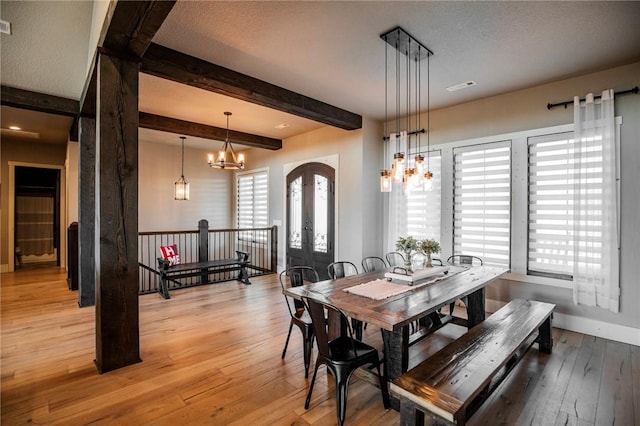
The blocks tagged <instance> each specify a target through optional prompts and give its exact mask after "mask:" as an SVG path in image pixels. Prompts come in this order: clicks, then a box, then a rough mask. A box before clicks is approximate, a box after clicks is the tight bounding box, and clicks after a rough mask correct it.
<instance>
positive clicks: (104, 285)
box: [95, 53, 141, 373]
mask: <svg viewBox="0 0 640 426" xmlns="http://www.w3.org/2000/svg"><path fill="white" fill-rule="evenodd" d="M97 67H98V78H97V102H96V107H97V109H96V117H97V129H98V132H97V137H96V166H97V167H96V210H95V211H96V235H97V236H98V237H99V238H96V239H97V241H96V253H95V254H96V272H97V274H96V360H95V362H96V366H97V367H98V371H99V372H100V373H104V372H107V371H111V370H114V369H116V368H120V367H124V366H126V365H129V364H133V363H136V362H140V361H141V360H140V333H139V325H138V321H139V312H138V69H139V66H138V63H137V62H136V61H132V60H130V59H123V58H117V57H114V56H108V55H105V54H104V53H101V54H100V55H99V56H98V65H97Z"/></svg>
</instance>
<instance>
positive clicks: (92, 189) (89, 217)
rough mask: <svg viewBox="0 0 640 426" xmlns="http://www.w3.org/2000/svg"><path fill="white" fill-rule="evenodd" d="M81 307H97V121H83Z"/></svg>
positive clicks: (80, 219)
mask: <svg viewBox="0 0 640 426" xmlns="http://www.w3.org/2000/svg"><path fill="white" fill-rule="evenodd" d="M79 127H80V156H79V164H78V170H79V171H80V172H79V174H78V181H79V182H78V186H79V188H78V194H79V195H80V209H79V212H78V215H79V217H78V222H79V223H78V271H79V276H78V290H79V291H78V305H79V306H80V307H83V306H93V305H95V304H96V256H95V244H96V120H95V118H88V117H81V118H80V123H79Z"/></svg>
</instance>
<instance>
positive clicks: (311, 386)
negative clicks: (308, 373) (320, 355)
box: [304, 362, 320, 410]
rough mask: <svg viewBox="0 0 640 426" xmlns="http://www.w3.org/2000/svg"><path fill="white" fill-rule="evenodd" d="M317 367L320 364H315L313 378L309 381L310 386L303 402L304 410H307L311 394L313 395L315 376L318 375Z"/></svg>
mask: <svg viewBox="0 0 640 426" xmlns="http://www.w3.org/2000/svg"><path fill="white" fill-rule="evenodd" d="M318 367H320V363H319V362H316V368H315V369H314V370H313V378H312V379H311V385H310V386H309V392H308V393H307V400H306V401H305V402H304V409H305V410H308V409H309V403H310V402H311V394H312V393H313V385H314V384H315V383H316V376H317V375H318Z"/></svg>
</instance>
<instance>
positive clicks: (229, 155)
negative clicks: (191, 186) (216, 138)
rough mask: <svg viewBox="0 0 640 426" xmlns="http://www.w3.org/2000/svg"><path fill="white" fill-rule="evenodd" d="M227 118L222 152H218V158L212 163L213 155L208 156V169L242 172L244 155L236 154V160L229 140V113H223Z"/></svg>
mask: <svg viewBox="0 0 640 426" xmlns="http://www.w3.org/2000/svg"><path fill="white" fill-rule="evenodd" d="M224 115H226V116H227V137H226V138H225V140H224V146H223V147H222V150H221V151H220V152H218V157H217V159H216V160H215V161H214V158H213V154H209V167H213V168H216V169H228V170H242V169H244V154H238V159H236V153H235V152H234V150H233V146H232V145H231V142H230V140H229V116H230V115H231V113H230V112H228V111H227V112H225V113H224Z"/></svg>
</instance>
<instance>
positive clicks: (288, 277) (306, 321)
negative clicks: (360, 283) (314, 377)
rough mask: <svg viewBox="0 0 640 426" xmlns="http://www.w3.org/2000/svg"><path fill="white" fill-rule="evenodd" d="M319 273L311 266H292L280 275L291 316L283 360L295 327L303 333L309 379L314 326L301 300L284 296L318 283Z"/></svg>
mask: <svg viewBox="0 0 640 426" xmlns="http://www.w3.org/2000/svg"><path fill="white" fill-rule="evenodd" d="M318 281H320V279H319V278H318V273H317V272H316V270H315V269H313V268H311V267H310V266H292V267H290V268H287V269H285V270H284V271H282V272H281V273H280V286H281V287H282V291H283V295H284V300H285V301H286V302H287V308H288V309H289V314H290V315H291V321H289V332H288V333H287V340H286V342H285V343H284V349H283V350H282V359H284V356H285V354H286V353H287V346H289V338H290V337H291V329H293V326H294V325H295V326H296V327H298V328H299V329H300V331H301V332H302V340H303V345H304V349H303V350H304V353H303V357H304V377H305V378H307V377H309V365H310V364H311V349H312V348H313V326H312V325H311V317H310V316H309V313H308V312H307V310H306V307H305V304H304V303H303V302H302V301H301V300H297V299H295V298H293V297H291V296H287V295H286V294H284V290H285V289H287V288H291V287H298V286H301V285H304V284H305V282H307V283H311V282H318Z"/></svg>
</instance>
